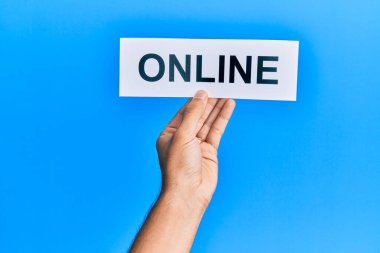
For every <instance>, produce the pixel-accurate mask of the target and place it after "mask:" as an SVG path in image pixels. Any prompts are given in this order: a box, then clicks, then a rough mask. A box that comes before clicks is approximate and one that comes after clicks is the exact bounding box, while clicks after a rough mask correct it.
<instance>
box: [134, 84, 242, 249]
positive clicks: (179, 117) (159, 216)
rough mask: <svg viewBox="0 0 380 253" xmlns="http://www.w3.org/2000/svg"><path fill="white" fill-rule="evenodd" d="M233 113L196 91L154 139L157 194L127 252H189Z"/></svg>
mask: <svg viewBox="0 0 380 253" xmlns="http://www.w3.org/2000/svg"><path fill="white" fill-rule="evenodd" d="M234 108H235V102H234V101H233V100H232V99H216V98H208V95H207V93H206V92H205V91H199V92H198V93H197V94H196V95H195V96H194V98H192V99H190V100H189V101H188V102H187V103H186V104H185V105H184V106H183V107H182V108H181V109H180V110H179V111H178V113H177V114H176V115H175V116H174V118H173V119H172V120H171V122H170V123H169V124H168V125H167V126H166V127H165V129H164V130H163V131H162V133H161V134H160V136H159V138H158V139H157V151H158V155H159V160H160V166H161V172H162V190H161V194H160V197H159V199H158V200H157V202H156V204H155V206H154V207H153V209H152V211H151V213H150V214H149V216H148V218H147V220H146V221H145V224H144V225H143V227H142V228H141V230H140V232H139V234H138V236H137V237H136V240H135V242H134V244H133V246H132V249H131V252H132V253H135V252H139V253H145V252H165V253H170V252H173V253H174V252H176V253H177V252H189V251H190V249H191V245H192V243H193V240H194V237H195V234H196V231H197V229H198V226H199V223H200V220H201V218H202V216H203V213H204V211H205V210H206V208H207V206H208V204H209V202H210V200H211V197H212V195H213V193H214V191H215V188H216V184H217V178H218V158H217V150H218V147H219V143H220V140H221V138H222V136H223V133H224V130H225V128H226V126H227V123H228V121H229V119H230V117H231V115H232V112H233V110H234Z"/></svg>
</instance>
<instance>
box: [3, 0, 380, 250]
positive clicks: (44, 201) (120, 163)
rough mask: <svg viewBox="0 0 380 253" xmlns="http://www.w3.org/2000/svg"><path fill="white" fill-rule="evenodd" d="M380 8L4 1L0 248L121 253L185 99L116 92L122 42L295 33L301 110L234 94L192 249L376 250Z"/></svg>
mask: <svg viewBox="0 0 380 253" xmlns="http://www.w3.org/2000/svg"><path fill="white" fill-rule="evenodd" d="M379 13H380V2H379V1H377V0H373V1H370V0H362V1H346V0H335V1H329V0H321V1H304V0H290V1H282V0H281V1H280V0H277V1H264V0H262V1H248V0H247V1H239V0H238V1H220V0H211V1H200V0H199V1H198V0H195V1H157V0H155V1H153V0H152V1H121V0H109V1H100V0H92V1H78V0H61V1H52V0H39V1H35V0H29V1H27V0H23V1H21V0H2V1H0V45H1V46H0V252H4V253H8V252H9V253H17V252H36V253H45V252H49V253H52V252H54V253H55V252H58V253H59V252H65V253H66V252H70V253H77V252H78V253H83V252H91V253H93V252H125V251H126V250H127V248H128V246H129V245H130V243H131V241H132V240H133V237H134V235H135V233H136V232H137V231H138V228H139V226H140V225H141V224H142V222H143V220H144V217H145V215H146V213H147V211H148V209H149V208H150V207H151V205H152V203H153V202H154V199H155V198H156V196H157V194H158V192H159V189H160V173H159V167H158V163H157V157H156V151H155V139H156V137H157V135H158V134H159V132H160V131H161V129H162V128H163V127H164V125H165V124H166V123H167V122H168V120H169V119H170V118H171V117H172V115H173V114H174V113H175V112H176V110H177V109H178V108H179V107H180V106H181V105H182V104H183V103H184V101H185V99H176V98H149V99H146V98H119V97H118V73H119V70H118V66H119V63H118V60H119V55H118V54H119V38H120V37H181V38H182V37H184V38H186V37H190V38H245V39H246V38H248V39H251V38H255V39H290V40H300V59H299V83H298V85H299V86H298V100H297V102H295V103H293V102H273V101H272V102H270V101H237V108H236V112H235V114H234V116H233V118H232V121H231V123H230V125H229V126H228V129H227V132H226V134H225V137H224V139H223V142H222V144H221V148H220V179H219V185H218V188H217V191H216V194H215V196H214V198H213V201H212V203H211V205H210V207H209V209H208V211H207V213H206V214H205V217H204V220H203V221H202V224H201V226H200V229H199V233H198V235H197V237H196V240H195V244H194V247H193V252H261V253H271V252H273V253H278V252H281V253H305V252H307V253H314V252H315V253H322V252H326V253H331V252H334V253H340V252H342V253H350V252H365V253H375V252H380V186H379V181H380V162H379V161H380V159H379V150H380V134H379V132H380V131H379V128H380V81H379V73H380V67H379V59H380V49H379V45H380V15H379Z"/></svg>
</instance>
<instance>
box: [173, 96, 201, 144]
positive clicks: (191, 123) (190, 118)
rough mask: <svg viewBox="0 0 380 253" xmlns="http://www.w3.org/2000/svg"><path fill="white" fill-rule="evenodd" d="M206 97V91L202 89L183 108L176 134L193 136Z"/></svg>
mask: <svg viewBox="0 0 380 253" xmlns="http://www.w3.org/2000/svg"><path fill="white" fill-rule="evenodd" d="M207 98H208V96H207V93H206V92H205V91H203V90H201V91H198V92H197V93H196V94H195V96H194V97H193V98H192V99H191V101H190V102H189V104H187V106H186V107H185V108H184V111H183V114H182V122H181V124H180V125H179V127H178V130H177V133H176V134H178V135H179V136H186V137H189V138H192V137H195V134H196V129H197V125H198V122H199V120H200V119H201V117H202V115H203V113H204V112H205V109H206V106H207V100H208V99H207Z"/></svg>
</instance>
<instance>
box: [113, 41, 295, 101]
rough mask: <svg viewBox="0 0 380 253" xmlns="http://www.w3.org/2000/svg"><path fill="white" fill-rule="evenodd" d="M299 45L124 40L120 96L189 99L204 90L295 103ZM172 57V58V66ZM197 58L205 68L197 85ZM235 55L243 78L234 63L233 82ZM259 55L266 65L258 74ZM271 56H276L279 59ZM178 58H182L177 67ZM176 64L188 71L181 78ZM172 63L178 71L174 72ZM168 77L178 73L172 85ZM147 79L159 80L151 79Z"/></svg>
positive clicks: (231, 95)
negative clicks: (231, 63) (249, 64)
mask: <svg viewBox="0 0 380 253" xmlns="http://www.w3.org/2000/svg"><path fill="white" fill-rule="evenodd" d="M298 45H299V43H298V41H280V40H230V39H156V38H154V39H153V38H121V39H120V83H119V85H120V86H119V92H120V96H138V97H140V96H142V97H191V96H193V95H194V94H195V92H196V91H197V90H200V89H203V90H206V91H207V92H208V94H209V96H210V97H226V98H241V99H260V100H287V101H295V100H296V96H297V68H298ZM153 54H154V55H155V57H157V56H159V57H160V58H161V59H162V61H161V63H162V64H161V68H160V65H159V62H160V59H157V58H152V57H149V56H152V55H153ZM169 55H174V56H172V58H171V59H172V60H171V64H170V62H169ZM186 55H188V56H187V57H188V58H190V60H189V62H190V64H188V66H187V67H190V71H187V72H186V71H185V70H188V69H186ZM144 56H145V58H144ZM197 56H201V58H202V68H199V66H198V69H201V75H198V81H197V73H196V70H197V65H200V64H199V63H200V61H199V59H198V62H197ZM220 56H224V59H225V66H224V71H222V70H221V69H222V68H221V67H220V66H222V65H221V63H220ZM233 56H235V59H237V61H238V63H239V64H240V66H241V69H240V70H241V71H243V72H242V74H240V72H239V70H238V67H236V65H237V64H236V61H235V64H234V65H232V66H233V68H232V72H234V74H232V75H234V77H235V78H234V80H233V82H232V83H231V82H230V81H231V80H230V74H231V73H232V72H230V60H231V57H233ZM259 57H260V59H261V60H262V64H261V65H260V66H261V68H260V71H259V73H258V59H259ZM263 57H264V58H263ZM265 57H272V58H270V59H271V60H270V61H266V60H265V59H269V58H265ZM273 57H278V58H277V61H275V60H273V59H275V58H273ZM174 58H176V59H177V60H178V62H177V65H175V64H174V62H175V59H174ZM249 58H250V59H249ZM144 59H145V60H144ZM263 59H264V61H263ZM189 62H188V63H189ZM247 62H251V68H249V69H250V70H248V69H247ZM178 63H179V64H180V67H182V69H183V71H185V72H182V74H183V75H181V74H180V72H179V71H180V70H179V67H178ZM170 65H171V68H172V70H174V71H170ZM139 66H140V68H139ZM141 66H143V67H142V68H141ZM162 66H164V68H162ZM268 67H271V68H275V71H274V70H273V69H272V70H270V71H267V70H268V69H267V68H268ZM223 72H224V74H222V76H223V77H224V82H220V81H223V80H222V79H223V77H222V78H219V74H220V73H223ZM249 72H250V73H251V76H250V78H248V76H249V75H248V74H247V73H249ZM144 73H145V75H144ZM170 73H172V76H173V75H174V81H173V80H172V81H170V79H169V77H170ZM258 75H259V76H261V77H262V78H261V81H260V83H257V81H258V80H257V77H258ZM143 76H145V79H144V78H143ZM160 76H161V77H160ZM199 76H201V77H202V78H205V77H206V78H207V77H208V78H215V80H214V82H202V81H200V80H203V81H204V79H200V78H199ZM243 77H244V78H245V81H244V80H243ZM148 78H155V79H156V80H154V81H152V80H151V79H150V80H149V81H147V79H148ZM263 80H264V81H263ZM266 80H277V84H263V83H262V82H266ZM208 81H210V80H208Z"/></svg>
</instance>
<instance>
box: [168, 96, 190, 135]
mask: <svg viewBox="0 0 380 253" xmlns="http://www.w3.org/2000/svg"><path fill="white" fill-rule="evenodd" d="M190 100H191V99H188V100H187V101H186V103H185V104H184V105H183V106H182V107H181V109H179V110H178V111H177V113H176V114H175V115H174V117H173V118H172V119H171V120H170V122H169V123H168V124H167V125H166V127H165V128H164V130H163V131H162V134H166V133H171V134H173V133H174V132H175V131H176V130H177V128H178V127H179V125H180V124H181V122H182V117H183V111H184V110H185V107H186V106H187V105H188V104H189V102H190Z"/></svg>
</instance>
